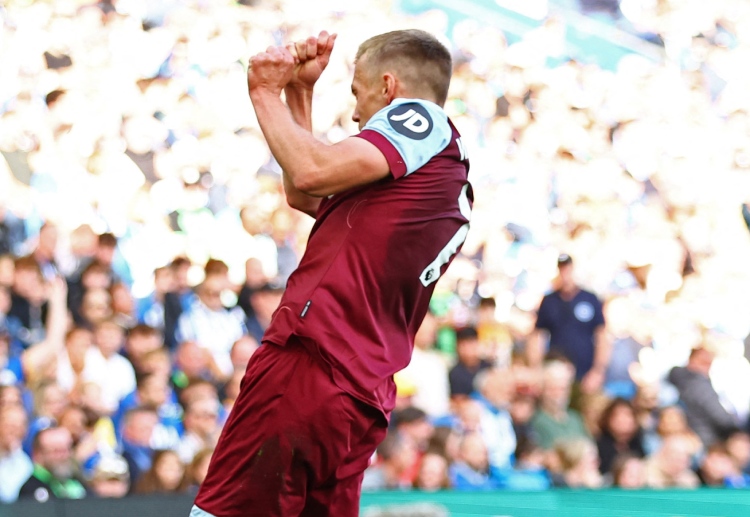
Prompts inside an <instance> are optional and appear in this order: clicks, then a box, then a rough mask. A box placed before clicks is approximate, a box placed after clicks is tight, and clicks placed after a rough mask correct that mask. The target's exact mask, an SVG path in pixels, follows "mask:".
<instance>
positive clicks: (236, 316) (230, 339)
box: [177, 275, 245, 377]
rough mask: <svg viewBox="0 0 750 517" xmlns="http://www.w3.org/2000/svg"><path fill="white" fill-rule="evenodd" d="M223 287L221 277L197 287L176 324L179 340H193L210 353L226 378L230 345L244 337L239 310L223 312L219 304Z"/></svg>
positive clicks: (214, 276) (242, 317)
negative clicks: (193, 296) (191, 302)
mask: <svg viewBox="0 0 750 517" xmlns="http://www.w3.org/2000/svg"><path fill="white" fill-rule="evenodd" d="M225 285H226V280H225V278H224V276H222V275H208V276H206V279H205V280H204V281H203V283H202V284H201V285H199V286H198V287H197V288H196V294H197V295H198V297H197V299H196V300H195V301H194V302H193V304H192V305H191V306H190V308H189V309H188V310H187V311H186V312H184V313H182V315H180V319H179V320H178V322H177V335H178V339H179V341H195V342H196V343H198V345H200V346H202V347H204V348H207V349H209V350H210V351H211V354H213V357H214V361H215V362H216V364H217V365H218V366H219V368H220V369H221V371H222V372H223V373H224V374H225V375H226V376H227V377H229V376H230V375H231V374H232V370H233V368H232V360H231V358H230V355H229V352H230V350H231V349H232V345H233V344H234V342H235V341H237V340H238V339H239V338H240V337H242V336H243V335H244V334H245V324H244V317H245V314H244V312H242V309H240V308H239V307H235V308H234V309H231V310H229V309H226V308H225V307H224V305H223V304H222V302H221V293H222V290H223V289H224V287H225Z"/></svg>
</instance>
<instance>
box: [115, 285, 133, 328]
mask: <svg viewBox="0 0 750 517" xmlns="http://www.w3.org/2000/svg"><path fill="white" fill-rule="evenodd" d="M109 296H110V298H111V300H112V318H113V319H114V320H115V321H116V322H117V323H118V325H120V326H121V327H122V328H125V329H129V328H133V327H134V326H135V325H136V323H137V322H138V320H137V319H136V306H135V299H134V298H133V295H132V294H131V292H130V288H129V287H128V286H127V285H126V284H124V283H122V282H115V283H114V284H112V287H110V288H109Z"/></svg>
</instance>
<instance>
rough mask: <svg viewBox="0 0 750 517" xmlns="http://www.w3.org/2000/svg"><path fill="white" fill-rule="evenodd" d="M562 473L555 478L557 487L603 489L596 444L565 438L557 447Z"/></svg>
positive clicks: (583, 439) (579, 439)
mask: <svg viewBox="0 0 750 517" xmlns="http://www.w3.org/2000/svg"><path fill="white" fill-rule="evenodd" d="M555 453H556V454H557V456H558V458H559V463H560V467H561V471H560V472H559V473H558V474H557V475H556V476H555V477H554V478H553V481H554V484H555V485H556V486H561V487H568V488H601V487H602V486H603V485H604V480H603V478H602V475H601V474H600V472H599V455H598V454H597V451H596V444H594V443H593V442H592V441H591V440H590V439H588V438H565V439H562V440H560V441H558V442H557V443H556V445H555Z"/></svg>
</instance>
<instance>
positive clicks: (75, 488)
mask: <svg viewBox="0 0 750 517" xmlns="http://www.w3.org/2000/svg"><path fill="white" fill-rule="evenodd" d="M72 456H73V440H72V438H71V436H70V432H68V430H67V429H65V428H64V427H51V428H48V429H43V430H42V431H39V433H38V434H37V435H36V436H35V437H34V445H33V453H32V456H31V458H32V460H33V462H34V471H33V473H32V474H31V477H29V479H28V480H27V481H26V482H25V483H24V484H23V486H22V487H21V490H20V492H19V493H18V497H19V499H24V498H32V497H33V498H34V499H35V500H36V501H38V502H40V503H45V502H47V501H48V500H49V499H54V498H59V499H82V498H84V497H86V495H87V492H86V488H85V486H84V485H83V483H82V482H81V480H80V479H79V476H78V473H77V467H76V465H75V462H74V460H73V457H72Z"/></svg>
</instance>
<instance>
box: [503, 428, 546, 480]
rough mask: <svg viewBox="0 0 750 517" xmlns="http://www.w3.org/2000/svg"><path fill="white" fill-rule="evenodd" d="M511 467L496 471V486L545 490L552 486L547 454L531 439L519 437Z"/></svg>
mask: <svg viewBox="0 0 750 517" xmlns="http://www.w3.org/2000/svg"><path fill="white" fill-rule="evenodd" d="M514 463H515V464H514V465H513V468H512V469H505V470H502V471H500V472H498V473H497V477H498V487H499V488H502V489H505V490H546V489H548V488H550V487H551V486H552V478H551V476H550V474H549V472H548V470H547V454H546V453H545V451H544V450H542V448H541V447H539V446H538V445H537V444H536V443H535V442H534V441H533V440H532V439H530V438H527V437H519V439H518V443H517V445H516V452H515V462H514Z"/></svg>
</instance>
